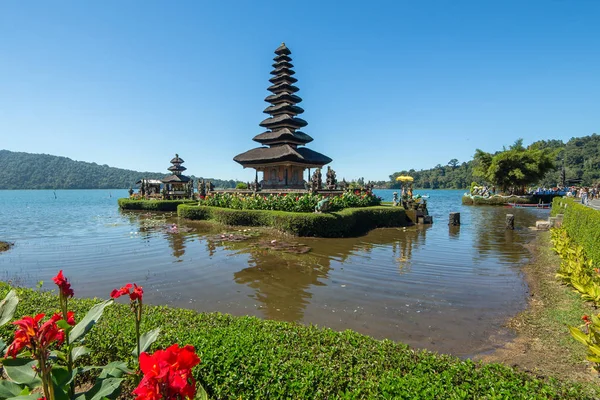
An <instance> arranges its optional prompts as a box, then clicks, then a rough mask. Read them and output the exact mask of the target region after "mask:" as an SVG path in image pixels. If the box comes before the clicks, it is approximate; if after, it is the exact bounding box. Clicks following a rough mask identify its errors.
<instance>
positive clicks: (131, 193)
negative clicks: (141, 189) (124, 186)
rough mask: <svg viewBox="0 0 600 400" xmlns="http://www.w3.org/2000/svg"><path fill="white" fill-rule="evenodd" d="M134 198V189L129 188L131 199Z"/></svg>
mask: <svg viewBox="0 0 600 400" xmlns="http://www.w3.org/2000/svg"><path fill="white" fill-rule="evenodd" d="M131 196H133V188H129V197H131Z"/></svg>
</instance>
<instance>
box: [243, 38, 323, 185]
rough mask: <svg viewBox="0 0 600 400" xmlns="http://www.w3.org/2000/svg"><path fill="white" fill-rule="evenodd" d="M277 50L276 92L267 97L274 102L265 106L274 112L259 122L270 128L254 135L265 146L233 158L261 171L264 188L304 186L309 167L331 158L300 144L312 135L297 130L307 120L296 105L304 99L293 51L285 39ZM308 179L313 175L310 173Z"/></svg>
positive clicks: (274, 70)
mask: <svg viewBox="0 0 600 400" xmlns="http://www.w3.org/2000/svg"><path fill="white" fill-rule="evenodd" d="M275 54H276V57H275V58H274V59H273V60H275V63H274V64H273V68H274V69H273V71H271V75H274V76H273V77H272V78H271V79H269V81H270V82H271V83H272V85H271V86H270V87H269V88H268V90H269V91H270V92H271V93H273V94H272V95H270V96H268V97H267V98H266V99H265V101H266V102H268V103H270V104H271V105H270V106H269V107H267V108H266V109H265V110H264V112H265V113H266V114H269V115H271V116H270V117H269V118H267V119H265V120H264V121H262V122H261V123H260V126H262V127H263V128H266V129H267V131H266V132H263V133H261V134H259V135H257V136H255V137H254V138H253V139H252V140H254V141H256V142H258V143H260V144H262V145H263V147H257V148H255V149H252V150H248V151H247V152H245V153H242V154H238V155H237V156H235V157H234V158H233V159H234V161H237V162H238V163H240V164H242V165H243V166H244V168H254V169H256V171H257V173H258V172H262V173H263V179H262V181H261V182H260V183H261V186H262V188H264V189H303V188H304V187H305V180H304V172H305V171H306V169H309V168H321V167H322V166H323V165H325V164H328V163H330V162H331V158H329V157H327V156H325V155H323V154H321V153H317V152H316V151H313V150H311V149H309V148H307V147H299V146H304V145H305V144H306V143H309V142H312V140H313V139H312V138H311V137H310V136H309V135H307V134H306V133H304V132H300V131H299V130H297V129H300V128H303V127H305V126H306V125H307V122H306V121H305V120H303V119H301V118H298V117H297V116H298V115H299V114H302V113H303V112H304V110H303V109H302V108H300V107H298V106H297V105H296V104H298V103H300V102H301V101H302V99H301V98H300V97H298V96H296V95H295V93H296V92H297V91H298V90H299V89H298V88H297V87H296V86H294V83H296V82H297V81H298V80H297V79H296V78H294V77H293V76H292V75H294V74H295V72H294V71H293V70H292V68H293V67H294V66H293V65H292V64H291V61H292V59H291V57H290V54H291V51H290V50H289V49H288V48H287V47H286V45H285V43H282V44H281V46H279V47H278V48H277V49H276V50H275ZM267 146H268V147H267ZM307 180H310V177H308V176H307Z"/></svg>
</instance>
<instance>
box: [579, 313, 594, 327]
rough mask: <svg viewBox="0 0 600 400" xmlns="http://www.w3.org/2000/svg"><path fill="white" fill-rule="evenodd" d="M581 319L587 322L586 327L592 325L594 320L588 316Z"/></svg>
mask: <svg viewBox="0 0 600 400" xmlns="http://www.w3.org/2000/svg"><path fill="white" fill-rule="evenodd" d="M581 319H582V320H583V322H585V324H586V325H591V324H592V320H591V319H590V317H588V316H587V315H584V316H583V317H581Z"/></svg>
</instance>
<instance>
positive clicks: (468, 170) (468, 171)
mask: <svg viewBox="0 0 600 400" xmlns="http://www.w3.org/2000/svg"><path fill="white" fill-rule="evenodd" d="M530 146H532V147H536V148H541V149H550V150H553V151H554V152H555V154H556V158H555V160H554V164H555V168H554V169H552V170H551V171H550V172H548V173H547V174H546V175H545V176H544V178H543V179H541V180H540V181H539V182H537V186H541V187H553V186H556V185H557V184H558V183H559V182H560V181H561V177H560V174H561V170H562V169H563V166H564V175H565V176H564V178H565V181H566V183H567V184H579V185H583V186H592V185H594V186H596V185H600V135H597V134H595V133H594V134H592V135H589V136H583V137H574V138H571V139H570V140H569V141H568V142H567V143H564V142H563V141H562V140H552V139H550V140H540V141H537V142H534V143H532V144H531V145H530ZM500 152H501V151H500V150H499V151H498V152H496V153H495V154H498V153H500ZM474 153H475V151H474ZM399 175H410V176H412V177H413V178H414V179H415V181H414V187H416V188H425V189H465V188H468V187H469V186H470V185H471V182H473V181H474V182H477V183H479V184H483V183H485V181H484V180H483V179H482V178H481V177H477V176H474V175H473V160H469V161H466V162H462V163H461V162H459V161H458V160H457V159H452V160H450V161H449V162H448V164H446V165H441V164H438V165H436V166H435V167H433V168H431V169H425V170H420V171H415V170H413V169H411V170H408V171H406V170H405V171H399V172H394V173H393V174H392V175H390V181H389V182H387V186H388V187H391V188H398V187H400V184H399V183H397V182H396V177H397V176H399ZM378 184H380V185H381V186H383V182H381V183H380V182H378Z"/></svg>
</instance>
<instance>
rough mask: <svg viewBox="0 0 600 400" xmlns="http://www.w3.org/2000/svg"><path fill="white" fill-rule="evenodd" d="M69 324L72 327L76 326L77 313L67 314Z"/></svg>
mask: <svg viewBox="0 0 600 400" xmlns="http://www.w3.org/2000/svg"><path fill="white" fill-rule="evenodd" d="M67 324H69V325H71V326H74V325H75V313H74V312H73V311H69V312H67Z"/></svg>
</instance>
